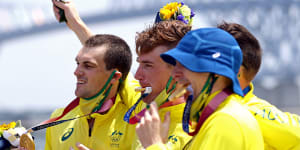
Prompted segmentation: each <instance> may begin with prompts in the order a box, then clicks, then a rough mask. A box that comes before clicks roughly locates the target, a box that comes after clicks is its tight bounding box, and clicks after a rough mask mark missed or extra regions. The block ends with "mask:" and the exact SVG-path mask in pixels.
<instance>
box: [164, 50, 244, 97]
mask: <svg viewBox="0 0 300 150" xmlns="http://www.w3.org/2000/svg"><path fill="white" fill-rule="evenodd" d="M160 56H161V58H162V59H163V60H164V61H165V62H166V63H169V64H171V65H174V66H175V65H176V61H178V62H179V63H180V64H182V65H183V66H184V67H185V68H187V69H188V70H190V71H193V72H210V73H215V74H218V75H221V76H225V77H227V78H229V79H231V81H232V82H233V91H234V93H237V94H239V95H240V96H243V92H242V90H241V88H240V84H239V81H238V79H237V75H236V73H234V72H233V70H232V69H230V67H229V66H230V64H228V67H225V66H224V65H217V64H218V63H223V64H224V63H226V62H220V61H218V59H214V58H213V57H202V58H201V57H199V56H198V57H197V56H195V55H194V54H191V53H187V52H185V51H184V50H181V49H179V48H173V49H171V50H169V51H167V52H165V53H163V54H161V55H160ZM206 56H210V55H206ZM221 57H222V56H221ZM221 60H222V59H221ZM225 65H226V64H225Z"/></svg>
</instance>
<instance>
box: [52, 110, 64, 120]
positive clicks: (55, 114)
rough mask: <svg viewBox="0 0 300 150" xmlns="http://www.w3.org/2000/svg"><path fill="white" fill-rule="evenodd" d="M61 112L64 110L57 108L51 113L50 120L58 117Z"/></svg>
mask: <svg viewBox="0 0 300 150" xmlns="http://www.w3.org/2000/svg"><path fill="white" fill-rule="evenodd" d="M63 111H64V108H58V109H55V110H54V111H53V112H52V114H51V116H50V118H54V117H58V116H60V115H61V114H62V113H63Z"/></svg>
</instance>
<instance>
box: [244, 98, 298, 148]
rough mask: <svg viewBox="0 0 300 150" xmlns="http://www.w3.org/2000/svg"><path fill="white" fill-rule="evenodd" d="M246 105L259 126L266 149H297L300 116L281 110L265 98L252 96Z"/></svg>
mask: <svg viewBox="0 0 300 150" xmlns="http://www.w3.org/2000/svg"><path fill="white" fill-rule="evenodd" d="M247 107H248V109H249V110H250V112H251V113H252V114H253V115H254V117H255V119H256V120H257V121H258V123H259V126H260V128H261V131H262V134H263V138H264V143H265V147H266V148H267V149H283V150H284V149H297V147H298V148H299V147H300V118H299V116H298V115H295V114H291V113H288V112H282V111H281V110H279V109H278V108H276V107H275V106H273V105H271V104H270V103H268V102H267V101H265V100H262V99H260V98H257V97H256V96H253V97H252V98H251V99H250V100H249V101H248V102H247Z"/></svg>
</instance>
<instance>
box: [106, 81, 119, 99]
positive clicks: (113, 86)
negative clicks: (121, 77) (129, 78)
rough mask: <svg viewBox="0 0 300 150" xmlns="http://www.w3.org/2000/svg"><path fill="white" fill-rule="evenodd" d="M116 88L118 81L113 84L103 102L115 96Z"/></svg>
mask: <svg viewBox="0 0 300 150" xmlns="http://www.w3.org/2000/svg"><path fill="white" fill-rule="evenodd" d="M118 87H119V81H118V83H115V84H113V85H112V87H111V90H110V92H109V94H108V96H107V98H106V99H105V101H106V100H108V99H111V98H113V97H115V96H116V95H117V93H118Z"/></svg>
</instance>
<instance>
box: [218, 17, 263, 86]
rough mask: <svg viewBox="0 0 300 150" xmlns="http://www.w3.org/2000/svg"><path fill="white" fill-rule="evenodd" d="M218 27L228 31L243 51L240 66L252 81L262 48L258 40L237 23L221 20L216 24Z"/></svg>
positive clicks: (259, 62)
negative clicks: (221, 21)
mask: <svg viewBox="0 0 300 150" xmlns="http://www.w3.org/2000/svg"><path fill="white" fill-rule="evenodd" d="M218 28H220V29H223V30H225V31H227V32H228V33H230V34H231V35H232V36H233V37H234V38H235V39H236V41H237V42H238V44H239V46H240V48H241V50H242V52H243V63H242V66H244V68H245V69H246V71H247V73H246V79H247V80H249V81H252V80H253V78H254V77H255V75H256V74H257V72H258V71H259V68H260V65H261V60H262V58H261V57H262V50H261V47H260V45H259V42H258V40H257V39H256V38H255V36H254V35H252V34H251V33H250V32H249V31H248V30H247V29H246V28H245V27H244V26H242V25H240V24H237V23H227V22H223V23H221V24H219V25H218Z"/></svg>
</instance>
